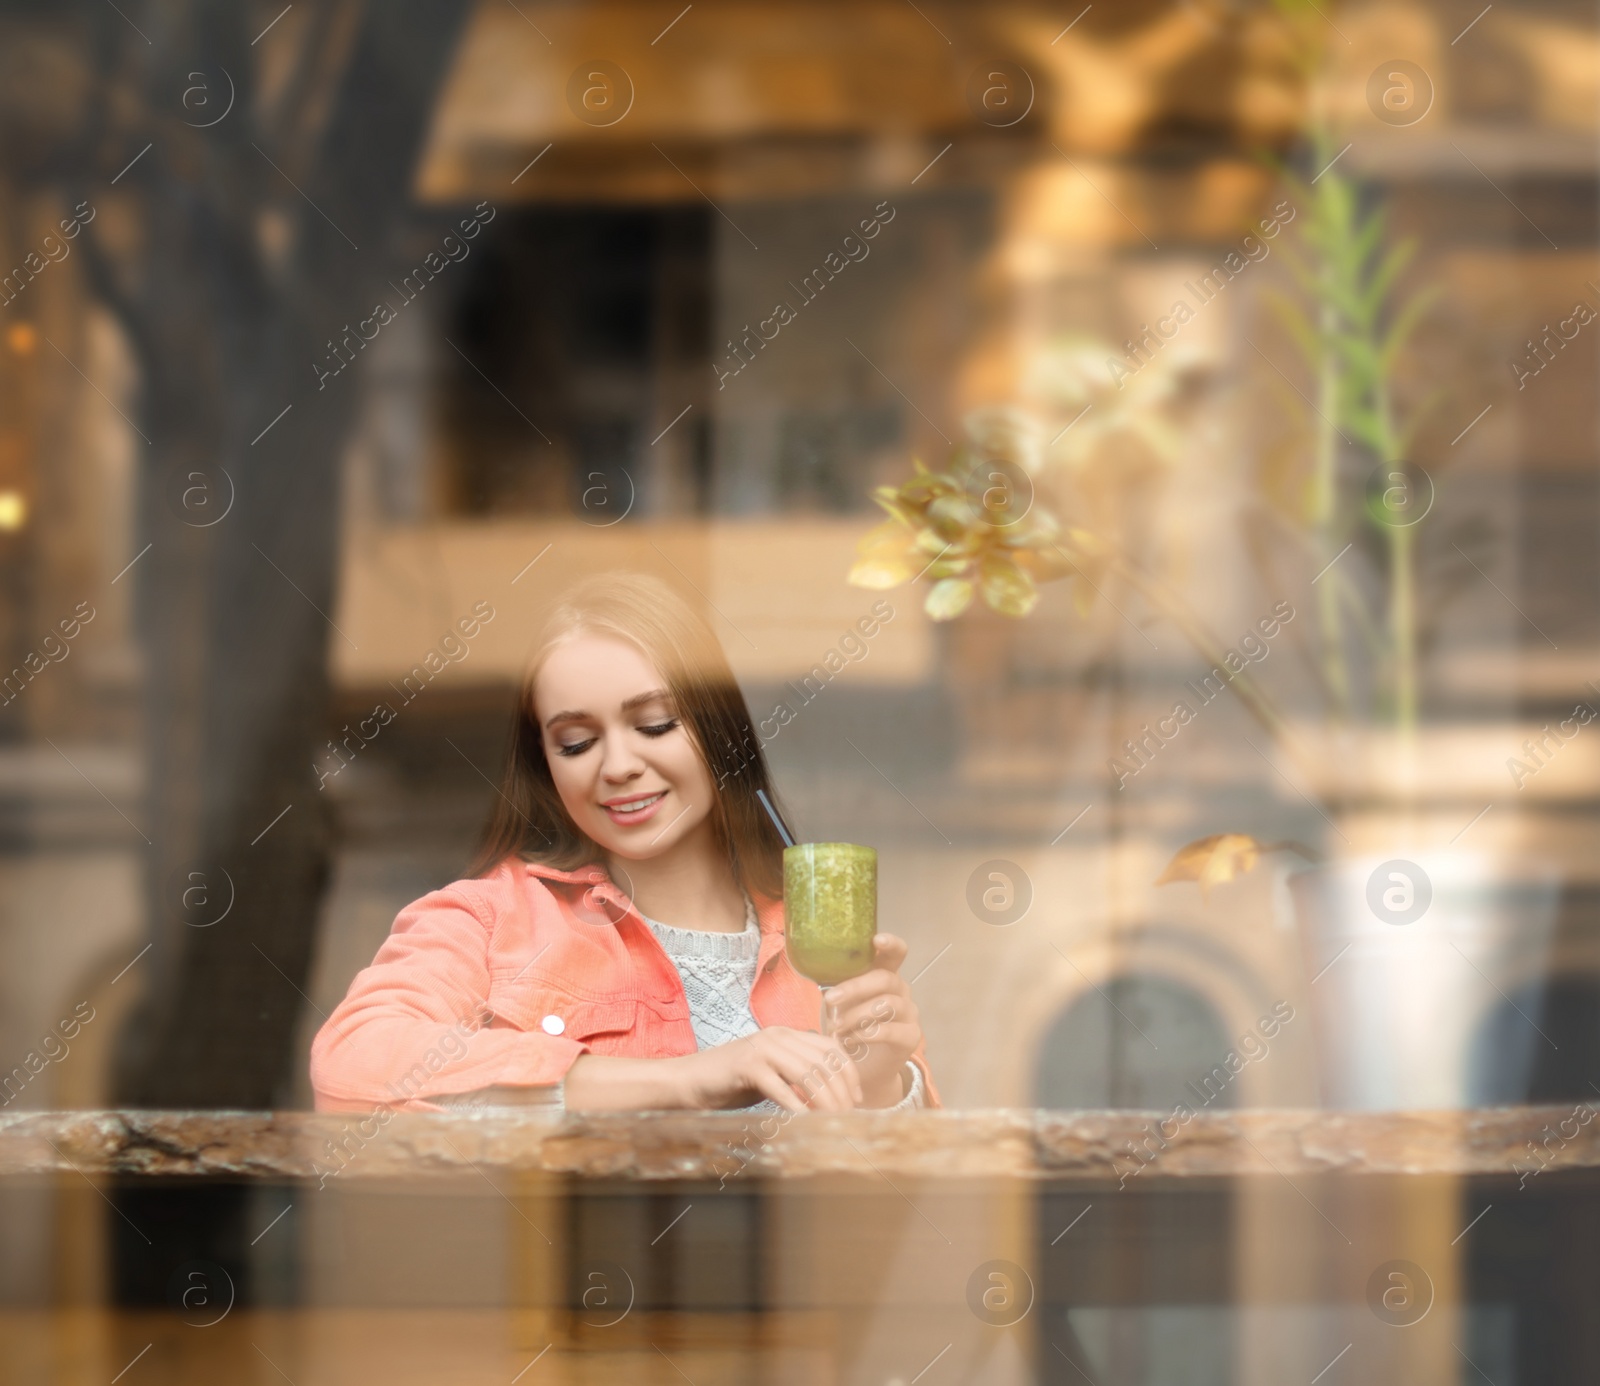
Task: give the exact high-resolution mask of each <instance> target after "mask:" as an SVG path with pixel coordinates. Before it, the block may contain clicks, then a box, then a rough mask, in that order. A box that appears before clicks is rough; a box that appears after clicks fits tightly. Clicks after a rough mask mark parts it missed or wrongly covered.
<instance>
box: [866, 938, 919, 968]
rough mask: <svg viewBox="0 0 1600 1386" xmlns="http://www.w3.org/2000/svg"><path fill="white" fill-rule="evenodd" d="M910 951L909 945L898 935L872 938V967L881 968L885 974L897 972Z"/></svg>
mask: <svg viewBox="0 0 1600 1386" xmlns="http://www.w3.org/2000/svg"><path fill="white" fill-rule="evenodd" d="M910 951H911V945H910V944H908V943H907V942H906V941H905V940H904V939H903V938H901V937H900V936H899V935H898V934H874V935H873V936H872V953H873V958H872V965H873V966H874V967H881V968H882V969H883V970H884V971H885V972H898V971H899V970H900V964H901V963H903V962H904V961H905V960H906V954H907V953H909V952H910Z"/></svg>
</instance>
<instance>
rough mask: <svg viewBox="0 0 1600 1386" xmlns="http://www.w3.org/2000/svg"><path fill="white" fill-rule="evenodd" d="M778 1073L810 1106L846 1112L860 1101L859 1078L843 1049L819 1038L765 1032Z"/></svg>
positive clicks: (800, 1032) (788, 1033)
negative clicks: (806, 1098) (803, 1095)
mask: <svg viewBox="0 0 1600 1386" xmlns="http://www.w3.org/2000/svg"><path fill="white" fill-rule="evenodd" d="M767 1033H768V1034H770V1035H771V1037H772V1038H771V1039H770V1041H769V1043H770V1044H771V1046H772V1048H773V1051H774V1057H775V1059H777V1060H778V1061H779V1068H780V1072H782V1073H783V1076H784V1077H785V1079H787V1080H788V1081H789V1082H790V1083H791V1084H792V1085H794V1086H795V1087H796V1088H798V1089H799V1091H801V1092H802V1093H804V1094H805V1095H806V1096H807V1097H808V1098H809V1099H810V1100H811V1101H812V1102H813V1104H814V1105H816V1106H818V1107H822V1108H824V1109H827V1110H835V1109H839V1110H848V1108H850V1107H852V1106H854V1105H856V1104H857V1103H859V1102H860V1100H861V1076H860V1074H858V1073H857V1072H856V1070H855V1064H853V1063H852V1062H851V1061H850V1057H849V1055H848V1054H846V1053H845V1051H844V1050H843V1048H842V1047H841V1046H840V1045H839V1044H838V1043H837V1042H835V1041H833V1040H831V1039H827V1038H825V1037H824V1036H822V1035H817V1034H810V1033H807V1032H804V1031H799V1030H782V1031H769V1032H767Z"/></svg>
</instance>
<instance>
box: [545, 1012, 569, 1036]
mask: <svg viewBox="0 0 1600 1386" xmlns="http://www.w3.org/2000/svg"><path fill="white" fill-rule="evenodd" d="M539 1028H540V1029H541V1030H543V1031H544V1032H545V1034H547V1035H559V1034H561V1033H562V1032H563V1031H565V1030H566V1028H567V1022H566V1021H564V1020H563V1019H562V1018H561V1017H560V1016H558V1015H547V1016H546V1017H545V1018H544V1019H543V1020H541V1021H540V1022H539Z"/></svg>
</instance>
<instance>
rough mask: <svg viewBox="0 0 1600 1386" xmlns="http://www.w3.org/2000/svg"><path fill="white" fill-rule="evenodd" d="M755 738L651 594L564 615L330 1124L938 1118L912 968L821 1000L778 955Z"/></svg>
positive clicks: (381, 980)
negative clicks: (478, 816) (479, 821)
mask: <svg viewBox="0 0 1600 1386" xmlns="http://www.w3.org/2000/svg"><path fill="white" fill-rule="evenodd" d="M758 789H765V790H767V792H768V794H769V795H770V794H771V792H772V791H771V786H770V783H769V781H768V778H767V767H766V762H765V760H764V758H763V756H762V753H761V745H760V739H759V737H758V736H756V735H755V734H754V731H753V724H752V722H751V719H750V714H749V711H748V709H747V708H746V706H745V703H744V699H743V697H742V695H741V694H740V692H739V689H738V686H737V684H736V683H735V682H734V679H733V674H732V672H731V670H730V669H729V667H728V663H727V659H726V657H725V656H724V654H723V652H722V648H721V646H720V645H719V644H718V643H717V640H716V637H715V636H714V635H713V634H712V632H711V630H710V628H709V627H708V626H707V625H706V624H705V622H704V621H702V620H701V619H700V618H699V617H698V616H697V615H695V613H694V612H693V611H692V610H691V609H690V608H689V607H688V606H687V605H686V604H685V603H684V602H683V601H682V600H680V599H679V598H678V597H677V596H676V595H675V594H674V593H673V592H672V591H671V589H670V588H668V587H667V586H665V585H664V584H663V583H660V582H658V581H656V580H655V579H653V578H648V577H643V576H633V575H616V576H607V577H600V578H594V579H591V580H589V581H587V582H584V583H582V584H580V585H579V586H578V587H577V588H575V589H574V590H573V591H572V592H571V593H570V594H569V596H568V597H567V599H566V600H565V601H564V602H563V603H562V604H561V605H560V606H559V607H558V608H557V609H556V610H555V611H554V612H553V613H552V614H551V617H550V619H549V621H548V622H547V624H546V627H545V630H544V632H543V636H542V638H541V640H540V641H539V643H538V646H537V649H536V653H535V655H534V658H533V661H532V663H531V665H530V667H529V671H528V674H527V677H526V679H525V680H524V683H523V687H522V690H521V696H520V698H519V700H518V706H517V711H516V714H515V720H514V724H513V731H512V738H511V751H510V761H509V765H508V766H507V769H506V774H505V779H504V782H503V784H502V787H501V789H500V792H499V798H498V801H497V803H496V805H495V810H494V816H493V819H492V820H491V822H490V825H489V828H488V831H487V833H486V835H485V839H484V844H483V848H482V851H481V852H480V854H479V859H478V861H477V863H476V866H475V874H474V876H473V877H472V878H471V879H468V880H464V881H457V882H456V883H455V884H454V885H450V886H446V887H445V888H444V889H443V890H438V891H435V892H434V893H433V894H431V895H426V896H424V897H423V898H422V899H421V900H418V901H416V902H415V903H414V904H412V905H409V906H407V907H406V908H405V909H404V910H402V911H401V912H400V915H399V917H398V918H397V919H396V920H395V923H394V929H393V931H392V932H391V933H390V935H389V937H388V939H387V940H386V941H385V942H384V944H383V946H382V948H380V949H379V950H378V956H377V958H376V959H375V960H374V962H373V964H372V966H371V967H369V968H367V969H366V970H365V971H363V972H362V973H360V974H359V975H358V976H357V977H356V979H355V981H354V982H353V983H352V984H351V986H350V992H349V995H347V996H346V997H345V999H344V1001H343V1002H342V1003H341V1004H340V1006H339V1008H338V1009H337V1010H336V1011H335V1012H334V1013H333V1015H332V1016H331V1017H330V1018H329V1020H328V1022H327V1024H326V1025H324V1026H323V1027H322V1030H321V1031H320V1032H319V1034H318V1035H317V1038H316V1041H315V1043H314V1044H313V1045H312V1049H311V1081H312V1086H313V1087H314V1089H315V1091H316V1098H317V1107H318V1108H319V1109H320V1110H357V1109H362V1110H367V1109H371V1108H373V1107H374V1106H383V1107H410V1108H413V1109H417V1110H430V1111H431V1110H438V1109H440V1108H442V1107H450V1106H458V1105H503V1104H518V1105H520V1104H526V1103H560V1104H563V1105H565V1106H566V1107H567V1108H569V1109H573V1110H588V1111H602V1110H619V1109H621V1110H628V1109H633V1110H637V1109H644V1108H669V1107H680V1108H700V1109H712V1108H729V1107H745V1106H749V1105H752V1104H764V1103H772V1104H774V1105H775V1106H777V1107H781V1108H785V1109H788V1110H791V1111H798V1110H801V1109H802V1108H807V1107H810V1108H815V1109H823V1110H828V1111H842V1110H846V1109H849V1108H853V1107H876V1108H882V1107H895V1106H922V1105H935V1104H936V1102H937V1098H936V1096H935V1093H934V1088H933V1083H932V1080H931V1078H930V1077H929V1075H928V1072H927V1069H926V1066H925V1064H924V1061H923V1058H922V1031H921V1028H920V1027H919V1025H918V1023H917V1009H916V1006H915V1005H914V1004H913V1002H912V1000H911V989H910V987H909V986H908V985H907V984H906V983H905V982H904V981H903V980H901V978H900V977H899V975H898V970H899V967H900V964H901V962H902V961H903V960H904V958H905V956H906V945H905V944H904V943H903V942H902V941H901V940H900V939H898V938H896V937H894V936H893V935H892V934H879V935H878V936H877V939H876V958H875V964H876V965H875V966H874V968H873V969H872V970H871V971H869V972H867V973H866V974H864V975H862V976H860V977H856V978H853V979H852V980H850V981H848V982H845V983H842V984H841V985H839V986H837V987H834V988H832V989H831V991H830V993H829V1006H830V1012H831V1016H832V1023H831V1024H830V1026H829V1029H830V1031H831V1034H829V1035H826V1036H825V1035H823V1034H821V1033H819V1032H818V1029H819V1024H818V1023H819V1019H820V1007H821V999H820V998H821V993H820V991H819V989H818V987H817V986H816V984H815V983H813V982H811V981H809V980H807V979H806V978H804V977H802V976H800V974H799V973H797V972H796V971H795V970H794V969H793V968H792V967H791V966H790V965H789V962H788V960H787V958H786V957H785V954H784V946H783V903H782V893H783V889H782V855H781V854H782V845H781V842H780V840H779V838H778V835H777V833H776V832H775V830H774V829H773V827H772V824H771V823H770V821H769V820H768V819H767V816H766V814H765V813H764V812H763V810H762V808H761V806H760V802H759V801H758V800H757V798H756V791H757V790H758Z"/></svg>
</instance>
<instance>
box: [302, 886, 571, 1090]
mask: <svg viewBox="0 0 1600 1386" xmlns="http://www.w3.org/2000/svg"><path fill="white" fill-rule="evenodd" d="M487 912H488V910H487V907H486V906H484V905H482V904H481V903H480V902H478V901H477V900H475V899H474V898H473V896H472V894H471V893H470V892H469V891H468V890H466V889H463V888H462V886H461V885H455V886H449V887H446V888H445V889H444V890H440V891H435V892H434V893H433V894H431V895H426V896H424V897H423V898H422V899H420V900H418V901H416V902H415V903H413V904H411V905H408V906H406V908H405V909H403V910H402V911H401V912H400V914H399V917H398V918H396V920H395V922H394V928H393V929H392V930H391V931H390V934H389V937H388V938H387V939H385V940H384V943H383V946H382V947H381V948H380V949H379V950H378V956H377V957H376V958H375V959H373V962H372V965H371V966H370V967H368V968H365V969H363V970H362V971H361V972H360V973H358V974H357V975H356V979H355V981H353V982H352V983H351V984H350V991H349V993H348V994H347V995H346V996H345V998H344V1000H343V1001H341V1002H340V1003H339V1006H338V1008H337V1009H336V1010H335V1011H334V1013H333V1014H332V1015H331V1016H330V1017H328V1020H327V1023H326V1024H324V1025H323V1027H322V1029H321V1030H319V1031H318V1032H317V1037H316V1039H315V1040H314V1041H313V1042H312V1045H311V1086H312V1090H313V1091H314V1092H315V1094H316V1106H317V1110H318V1111H352V1110H366V1109H370V1108H372V1107H375V1106H380V1105H382V1106H388V1107H397V1108H409V1109H411V1110H416V1111H438V1110H440V1108H439V1105H438V1104H437V1103H435V1102H430V1101H429V1100H428V1099H429V1098H430V1097H434V1096H438V1095H441V1094H450V1093H461V1092H472V1091H475V1090H476V1089H479V1088H487V1087H496V1086H512V1087H527V1086H545V1085H553V1084H556V1083H559V1082H560V1081H561V1080H562V1079H563V1078H564V1077H565V1076H566V1072H567V1070H568V1069H569V1068H570V1067H571V1066H572V1062H573V1060H574V1059H576V1058H577V1057H578V1055H579V1054H581V1053H583V1052H584V1051H585V1049H586V1047H587V1046H585V1045H583V1044H582V1043H580V1042H578V1041H577V1040H573V1039H569V1038H567V1037H565V1036H561V1035H547V1034H543V1033H541V1032H532V1033H530V1032H526V1031H522V1030H514V1029H496V1028H486V1027H485V1022H486V1020H487V1018H488V1016H489V1007H488V1000H489V981H490V974H489V934H490V923H489V922H487V921H486V920H485V919H484V918H483V917H482V913H487Z"/></svg>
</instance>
